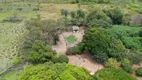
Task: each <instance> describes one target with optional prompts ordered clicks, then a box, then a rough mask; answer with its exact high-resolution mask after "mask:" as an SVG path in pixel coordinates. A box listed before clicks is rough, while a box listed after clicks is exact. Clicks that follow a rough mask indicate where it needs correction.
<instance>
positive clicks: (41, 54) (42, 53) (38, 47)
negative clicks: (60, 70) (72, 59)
mask: <svg viewBox="0 0 142 80" xmlns="http://www.w3.org/2000/svg"><path fill="white" fill-rule="evenodd" d="M55 54H56V52H55V51H53V50H52V49H51V47H50V46H47V45H46V44H45V42H43V41H41V40H36V41H35V42H34V43H33V45H32V49H31V50H30V51H29V53H28V54H27V56H26V59H27V60H28V61H29V62H32V63H34V64H37V63H44V62H48V61H53V62H56V55H55Z"/></svg>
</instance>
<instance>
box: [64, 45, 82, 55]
mask: <svg viewBox="0 0 142 80" xmlns="http://www.w3.org/2000/svg"><path fill="white" fill-rule="evenodd" d="M81 53H82V47H81V46H80V45H79V46H74V47H71V48H70V49H69V50H68V51H67V52H66V54H67V55H68V54H73V55H74V54H81Z"/></svg>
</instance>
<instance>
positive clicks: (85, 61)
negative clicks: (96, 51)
mask: <svg viewBox="0 0 142 80" xmlns="http://www.w3.org/2000/svg"><path fill="white" fill-rule="evenodd" d="M68 58H69V63H70V64H73V65H76V66H80V67H84V68H86V69H87V70H88V71H89V72H90V74H94V73H96V71H97V70H100V69H102V68H104V66H103V65H102V64H99V63H97V62H96V61H95V60H94V59H93V57H92V56H91V55H90V54H89V53H88V52H85V53H83V54H81V55H69V56H68Z"/></svg>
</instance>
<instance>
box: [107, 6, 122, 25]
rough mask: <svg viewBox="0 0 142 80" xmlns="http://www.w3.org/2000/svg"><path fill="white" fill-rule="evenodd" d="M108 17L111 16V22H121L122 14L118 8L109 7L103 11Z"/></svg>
mask: <svg viewBox="0 0 142 80" xmlns="http://www.w3.org/2000/svg"><path fill="white" fill-rule="evenodd" d="M105 13H106V14H107V16H108V17H110V18H111V20H112V23H113V24H114V25H115V24H118V25H119V24H122V22H123V14H122V12H121V10H119V9H110V10H107V11H105Z"/></svg>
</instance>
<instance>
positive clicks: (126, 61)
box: [121, 59, 131, 67]
mask: <svg viewBox="0 0 142 80" xmlns="http://www.w3.org/2000/svg"><path fill="white" fill-rule="evenodd" d="M121 66H122V67H123V66H131V63H130V61H129V60H128V59H124V60H122V61H121Z"/></svg>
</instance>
